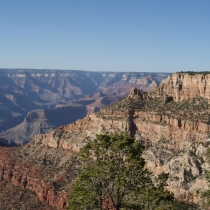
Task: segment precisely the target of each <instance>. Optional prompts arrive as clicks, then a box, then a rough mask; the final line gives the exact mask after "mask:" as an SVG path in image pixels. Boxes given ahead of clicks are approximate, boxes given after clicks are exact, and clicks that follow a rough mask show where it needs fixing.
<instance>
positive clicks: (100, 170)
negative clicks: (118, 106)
mask: <svg viewBox="0 0 210 210" xmlns="http://www.w3.org/2000/svg"><path fill="white" fill-rule="evenodd" d="M143 150H144V147H143V146H142V145H141V144H140V143H139V142H137V141H135V140H134V139H133V138H131V137H130V136H128V135H126V134H115V135H108V134H101V135H98V136H97V137H96V139H94V140H93V141H90V142H88V143H87V145H86V146H85V147H84V148H83V149H81V151H80V153H79V156H80V159H81V161H82V163H83V169H82V171H81V172H80V173H79V175H78V177H77V179H76V180H75V182H74V183H73V186H72V193H71V195H70V198H69V210H76V209H90V210H98V209H100V210H109V209H112V210H114V209H115V210H119V209H121V210H123V209H124V210H135V209H138V210H141V209H148V210H150V209H156V210H165V209H177V208H176V206H178V203H177V202H176V201H175V200H174V196H173V194H171V193H170V192H168V191H167V190H166V188H165V187H166V180H167V178H168V175H167V174H162V175H160V176H159V177H157V178H156V182H155V183H157V184H156V185H154V184H153V182H152V180H151V173H150V172H149V171H148V170H146V169H145V161H144V159H143V158H142V157H141V155H142V153H143ZM175 204H176V205H175ZM179 205H180V203H179ZM185 209H187V208H185Z"/></svg>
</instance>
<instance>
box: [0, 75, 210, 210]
mask: <svg viewBox="0 0 210 210" xmlns="http://www.w3.org/2000/svg"><path fill="white" fill-rule="evenodd" d="M175 75H177V74H175ZM184 76H185V75H184ZM195 76H196V75H195ZM173 77H174V76H172V78H173ZM196 77H197V76H196ZM169 80H170V78H169ZM193 80H194V79H193ZM167 81H168V80H167ZM163 84H165V82H163V83H161V85H160V90H161V91H162V90H163V91H162V92H161V94H159V95H158V94H157V92H156V93H151V94H146V93H144V92H143V91H140V90H138V89H135V88H134V89H132V90H131V92H130V94H129V96H128V97H126V98H124V99H122V100H121V101H119V102H117V103H115V104H112V105H109V106H106V107H103V108H102V109H101V110H100V111H99V112H97V113H91V114H89V115H88V116H86V117H85V118H84V119H82V120H77V121H76V122H74V123H72V124H69V125H65V126H61V127H59V128H57V129H55V130H53V131H51V132H49V133H47V134H40V135H36V136H35V138H34V139H33V140H32V141H31V142H30V143H28V144H26V145H24V146H22V147H18V148H3V147H1V148H0V179H1V181H0V184H1V183H2V182H3V183H5V182H6V183H12V184H13V186H16V187H14V189H11V191H12V192H14V190H16V191H18V189H20V190H30V191H31V192H34V193H35V195H36V196H37V198H38V199H39V200H40V201H42V202H44V203H45V204H43V205H46V203H47V205H49V206H51V207H55V208H56V209H64V208H65V207H66V206H67V205H68V195H69V194H70V192H71V184H72V181H73V180H74V178H75V177H76V173H77V171H78V170H79V168H80V165H79V162H78V159H77V152H78V151H79V149H80V148H81V147H82V146H83V145H84V144H85V143H86V142H87V141H89V140H90V139H92V138H94V137H95V136H96V134H100V133H103V132H110V133H116V132H127V133H129V134H130V135H132V136H134V137H135V138H136V140H139V141H141V142H142V144H144V145H145V148H146V150H145V152H144V158H145V160H146V165H147V167H148V169H149V170H151V171H152V172H154V174H160V173H162V172H166V173H169V179H168V185H169V186H168V189H169V190H171V191H172V192H174V194H175V196H176V197H177V198H179V199H182V200H184V201H192V202H195V203H199V202H200V201H199V197H197V196H196V192H198V193H199V192H201V191H203V190H205V189H207V182H206V180H205V172H206V170H210V167H209V164H208V161H207V158H206V151H207V148H208V147H209V146H210V145H209V144H210V143H209V142H210V139H209V133H210V123H209V122H210V105H209V103H208V98H206V96H205V97H204V96H203V95H196V96H198V97H197V98H193V96H191V95H190V94H188V96H189V95H190V98H189V99H188V100H187V98H182V99H183V100H180V99H181V98H180V99H177V98H175V95H174V91H173V90H172V89H171V91H167V90H166V89H165V88H163V89H161V87H163ZM167 84H168V83H167ZM192 84H193V83H192ZM182 85H183V86H182V87H189V86H187V85H184V84H182ZM185 92H186V91H185ZM188 93H189V92H188ZM166 94H167V96H166ZM183 96H184V95H183ZM188 96H186V97H188ZM170 97H173V98H174V100H169V99H168V98H170ZM3 195H4V192H3V191H0V198H2V197H3ZM33 202H34V201H33ZM33 202H32V204H33ZM31 208H32V207H31ZM32 209H33V208H32Z"/></svg>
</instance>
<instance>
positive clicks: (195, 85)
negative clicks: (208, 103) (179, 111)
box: [154, 72, 210, 101]
mask: <svg viewBox="0 0 210 210" xmlns="http://www.w3.org/2000/svg"><path fill="white" fill-rule="evenodd" d="M155 89H156V92H157V93H160V94H167V95H170V96H172V97H173V99H174V100H175V101H178V100H188V99H192V98H198V97H203V98H206V99H210V74H207V73H206V72H205V73H204V74H202V73H197V74H196V72H195V73H193V74H192V73H191V74H190V73H176V74H172V75H170V76H168V78H167V79H164V80H163V81H162V82H161V84H160V86H159V87H157V86H156V87H154V90H155Z"/></svg>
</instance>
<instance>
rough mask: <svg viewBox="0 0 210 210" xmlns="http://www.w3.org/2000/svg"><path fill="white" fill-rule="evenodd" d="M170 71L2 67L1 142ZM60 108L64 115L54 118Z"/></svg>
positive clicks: (148, 85)
mask: <svg viewBox="0 0 210 210" xmlns="http://www.w3.org/2000/svg"><path fill="white" fill-rule="evenodd" d="M168 75H169V74H168V73H144V72H88V71H76V70H36V69H0V145H6V146H18V145H23V144H25V143H27V142H29V141H31V140H32V138H33V137H34V135H35V134H42V133H46V132H48V131H50V130H52V129H54V128H56V127H58V126H61V125H66V124H69V123H72V122H74V121H76V120H77V119H82V118H83V117H85V116H86V115H87V114H88V113H91V112H94V111H98V110H99V109H100V107H102V106H104V105H108V104H111V103H115V102H117V101H118V100H120V99H121V98H122V97H125V96H126V94H128V92H129V90H130V88H131V87H132V86H136V87H138V88H140V89H143V90H147V91H149V90H151V89H152V87H153V86H156V85H158V84H159V83H160V82H161V81H162V79H164V78H166V77H167V76H168ZM76 106H78V108H76ZM59 112H60V114H61V115H63V116H65V117H60V118H59V119H58V120H56V119H55V116H57V117H59V115H58V113H59ZM40 113H43V114H40ZM76 115H77V116H76ZM29 116H30V117H29ZM33 117H34V119H33V120H32V118H33ZM29 118H30V119H31V120H29V121H28V119H29Z"/></svg>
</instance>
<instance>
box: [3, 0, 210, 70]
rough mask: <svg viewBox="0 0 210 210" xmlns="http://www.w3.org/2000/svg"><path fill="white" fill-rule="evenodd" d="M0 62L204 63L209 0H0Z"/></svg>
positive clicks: (209, 37) (170, 66)
mask: <svg viewBox="0 0 210 210" xmlns="http://www.w3.org/2000/svg"><path fill="white" fill-rule="evenodd" d="M0 68H39V69H43V68H44V69H76V70H77V69H78V70H89V71H145V72H146V71H150V72H160V71H161V72H174V71H187V70H191V71H207V70H209V71H210V0H0Z"/></svg>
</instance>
